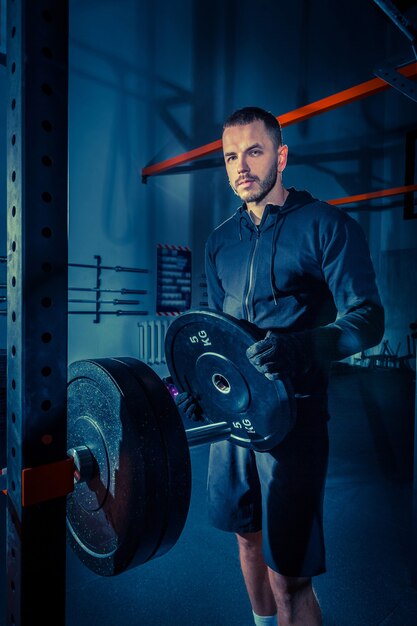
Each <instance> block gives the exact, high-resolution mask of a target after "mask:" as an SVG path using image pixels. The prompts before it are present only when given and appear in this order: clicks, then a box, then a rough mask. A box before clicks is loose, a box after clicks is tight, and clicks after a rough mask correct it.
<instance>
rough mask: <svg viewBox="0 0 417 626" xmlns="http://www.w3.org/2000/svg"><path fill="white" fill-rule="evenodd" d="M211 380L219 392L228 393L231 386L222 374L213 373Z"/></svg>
mask: <svg viewBox="0 0 417 626" xmlns="http://www.w3.org/2000/svg"><path fill="white" fill-rule="evenodd" d="M211 382H212V383H213V385H214V386H215V387H216V389H217V390H218V391H220V393H230V390H231V386H230V383H229V381H228V380H227V378H225V377H224V376H222V374H213V376H212V377H211Z"/></svg>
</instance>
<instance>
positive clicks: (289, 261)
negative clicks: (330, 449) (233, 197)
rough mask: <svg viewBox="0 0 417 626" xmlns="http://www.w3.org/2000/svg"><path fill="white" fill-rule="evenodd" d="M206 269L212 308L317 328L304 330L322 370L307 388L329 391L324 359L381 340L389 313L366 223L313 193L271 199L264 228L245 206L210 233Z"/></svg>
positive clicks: (303, 385) (302, 383)
mask: <svg viewBox="0 0 417 626" xmlns="http://www.w3.org/2000/svg"><path fill="white" fill-rule="evenodd" d="M206 275H207V288H208V302H209V307H210V308H213V309H216V310H218V311H224V312H225V313H228V314H230V315H232V316H234V317H236V318H238V319H246V320H249V321H250V322H253V323H254V324H255V325H256V326H257V327H259V328H261V329H275V330H279V331H282V332H302V331H306V330H307V331H312V332H308V333H307V334H306V333H304V336H305V337H307V338H308V342H307V343H309V344H310V349H311V350H312V351H313V352H314V355H315V357H316V361H317V365H319V364H321V367H319V370H321V373H320V372H318V371H316V372H315V374H316V375H313V376H311V372H310V373H309V375H308V376H306V377H304V380H299V381H296V387H299V389H298V390H297V389H296V391H299V392H300V393H301V394H302V393H311V392H312V391H314V393H321V392H322V391H324V389H325V387H326V386H327V375H326V373H325V371H324V370H326V366H325V365H324V363H326V365H327V366H328V363H329V362H330V361H332V360H340V359H343V358H345V357H347V356H350V355H352V354H356V353H357V352H360V351H361V350H364V349H366V348H369V347H371V346H374V345H376V344H378V343H379V342H380V341H381V339H382V336H383V332H384V311H383V308H382V304H381V300H380V297H379V293H378V288H377V286H376V281H375V272H374V269H373V266H372V261H371V258H370V254H369V248H368V245H367V242H366V239H365V235H364V233H363V230H362V228H361V227H360V226H359V224H358V223H357V222H356V221H355V220H354V219H353V218H351V217H350V216H349V215H347V214H346V213H344V212H343V211H341V210H340V209H338V208H336V207H334V206H332V205H329V204H327V203H326V202H322V201H319V200H317V199H315V198H313V197H312V196H311V195H310V194H309V193H308V192H306V191H298V190H296V189H293V188H291V189H289V195H288V197H287V200H286V202H285V204H284V205H283V206H282V207H281V206H275V205H271V204H268V205H267V206H266V207H265V211H264V214H263V217H262V221H261V223H260V224H259V226H255V225H254V223H253V222H252V220H251V219H250V216H249V214H248V211H247V210H246V206H245V205H243V206H242V207H240V208H239V209H238V210H237V211H236V213H235V214H234V215H233V216H232V217H230V218H229V219H227V220H226V221H225V222H223V223H222V224H221V225H220V226H218V227H217V228H216V229H215V230H214V231H213V232H212V233H211V235H210V237H209V238H208V240H207V244H206ZM313 329H315V330H313ZM306 345H307V344H306ZM327 369H328V367H327ZM316 370H317V368H316Z"/></svg>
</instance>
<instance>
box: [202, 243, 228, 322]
mask: <svg viewBox="0 0 417 626" xmlns="http://www.w3.org/2000/svg"><path fill="white" fill-rule="evenodd" d="M211 242H212V238H209V239H208V241H207V243H206V250H205V266H206V278H207V294H208V305H209V307H210V308H211V309H215V310H216V311H223V301H224V295H225V294H224V290H223V288H222V286H221V282H220V279H219V277H218V275H217V271H216V266H215V262H214V258H213V256H214V255H213V252H212V246H211Z"/></svg>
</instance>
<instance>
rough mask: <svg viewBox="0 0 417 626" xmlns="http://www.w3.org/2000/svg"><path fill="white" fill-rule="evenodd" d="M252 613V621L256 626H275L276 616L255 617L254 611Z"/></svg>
mask: <svg viewBox="0 0 417 626" xmlns="http://www.w3.org/2000/svg"><path fill="white" fill-rule="evenodd" d="M252 613H253V621H254V622H255V624H256V626H276V624H277V623H278V622H277V616H276V614H275V615H256V613H255V611H252Z"/></svg>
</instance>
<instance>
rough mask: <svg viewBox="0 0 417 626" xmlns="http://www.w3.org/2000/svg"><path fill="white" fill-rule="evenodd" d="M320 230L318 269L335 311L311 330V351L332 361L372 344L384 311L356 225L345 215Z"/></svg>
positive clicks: (380, 333)
mask: <svg viewBox="0 0 417 626" xmlns="http://www.w3.org/2000/svg"><path fill="white" fill-rule="evenodd" d="M339 215H340V218H339V219H337V220H332V221H326V225H325V227H324V228H323V229H321V232H320V237H321V242H320V243H321V250H322V259H321V262H322V272H323V276H324V279H325V281H326V283H327V285H328V287H329V289H330V291H331V293H332V295H333V299H334V302H335V305H336V308H337V311H338V317H337V319H336V321H335V322H333V323H332V324H329V325H328V326H324V327H321V328H318V329H315V330H313V331H312V336H311V339H312V348H313V355H314V356H316V357H317V358H318V360H321V358H322V357H323V356H324V357H325V358H326V359H329V360H332V361H336V360H340V359H344V358H346V357H348V356H351V355H353V354H356V353H357V352H360V351H362V350H365V349H367V348H371V347H372V346H375V345H377V344H378V343H379V342H380V341H381V340H382V337H383V334H384V309H383V306H382V304H381V299H380V296H379V292H378V288H377V284H376V278H375V272H374V268H373V265H372V260H371V256H370V252H369V248H368V244H367V241H366V238H365V234H364V232H363V230H362V228H361V226H360V225H359V224H358V222H356V220H354V219H353V218H351V217H350V216H347V215H345V214H339Z"/></svg>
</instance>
